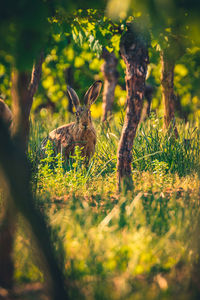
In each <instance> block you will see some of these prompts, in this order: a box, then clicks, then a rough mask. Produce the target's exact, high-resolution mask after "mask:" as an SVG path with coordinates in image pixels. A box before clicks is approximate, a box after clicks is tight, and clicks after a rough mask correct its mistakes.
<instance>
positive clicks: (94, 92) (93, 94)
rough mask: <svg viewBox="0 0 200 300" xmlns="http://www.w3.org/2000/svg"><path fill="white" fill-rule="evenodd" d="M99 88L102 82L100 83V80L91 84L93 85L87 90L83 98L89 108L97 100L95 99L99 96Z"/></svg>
mask: <svg viewBox="0 0 200 300" xmlns="http://www.w3.org/2000/svg"><path fill="white" fill-rule="evenodd" d="M101 87H102V81H100V80H98V81H95V82H94V83H93V85H91V86H90V87H89V89H88V90H87V92H86V94H85V96H84V103H85V105H88V106H90V105H91V104H92V103H94V102H95V100H96V99H97V97H98V96H99V94H100V91H101Z"/></svg>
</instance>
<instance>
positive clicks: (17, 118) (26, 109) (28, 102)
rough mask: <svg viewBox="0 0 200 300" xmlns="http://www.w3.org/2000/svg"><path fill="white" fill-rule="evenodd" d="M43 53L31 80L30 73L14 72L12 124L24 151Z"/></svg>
mask: <svg viewBox="0 0 200 300" xmlns="http://www.w3.org/2000/svg"><path fill="white" fill-rule="evenodd" d="M43 61H44V56H43V53H42V54H41V55H40V58H39V60H38V62H37V63H36V64H35V65H34V66H33V70H32V75H31V79H30V76H29V74H28V73H26V72H19V71H17V70H14V71H13V75H12V101H13V114H14V120H13V124H12V130H11V132H12V136H13V137H14V139H16V140H17V141H18V142H19V144H20V145H21V146H23V147H24V150H25V151H26V149H27V144H28V136H29V130H30V120H29V117H30V111H31V107H32V103H33V96H34V94H35V93H36V91H37V88H38V85H39V81H40V77H41V73H42V63H43Z"/></svg>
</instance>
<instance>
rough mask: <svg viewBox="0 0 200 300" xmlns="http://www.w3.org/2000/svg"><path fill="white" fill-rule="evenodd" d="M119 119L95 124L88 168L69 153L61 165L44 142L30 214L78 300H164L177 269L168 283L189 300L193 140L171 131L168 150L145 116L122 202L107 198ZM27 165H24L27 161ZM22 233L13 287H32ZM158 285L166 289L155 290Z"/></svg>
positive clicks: (195, 185) (37, 135)
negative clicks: (45, 223)
mask: <svg viewBox="0 0 200 300" xmlns="http://www.w3.org/2000/svg"><path fill="white" fill-rule="evenodd" d="M120 118H121V116H117V118H116V120H113V122H111V123H110V125H108V126H106V125H104V126H103V127H102V126H101V125H100V124H98V123H96V127H97V133H98V143H97V147H96V153H95V155H94V157H93V158H92V160H91V161H90V163H89V164H88V165H85V162H84V158H83V157H82V156H81V149H80V148H79V147H76V150H75V153H74V155H73V156H72V157H71V159H70V161H69V162H68V163H67V164H64V163H63V160H62V157H61V155H60V154H57V155H55V154H54V150H53V145H51V144H50V143H47V147H46V156H45V157H44V158H43V159H42V160H41V161H40V164H39V168H38V169H37V172H38V175H37V176H38V180H37V188H36V191H35V193H36V196H37V199H38V200H37V205H38V206H39V207H40V208H41V209H42V210H43V211H44V212H45V214H46V215H47V217H48V219H49V221H50V224H51V226H52V228H53V231H55V232H56V235H53V236H52V240H53V241H54V243H55V245H56V249H57V255H58V257H62V261H63V268H64V270H65V274H66V278H68V280H70V282H71V283H72V286H74V285H75V286H76V289H77V290H81V291H83V293H84V294H85V297H86V299H88V294H89V295H90V299H107V298H109V299H129V298H130V296H131V297H134V298H135V297H137V299H141V300H142V299H144V298H145V299H152V297H151V296H150V295H149V294H148V291H149V289H150V290H151V289H153V290H154V296H155V297H159V299H171V298H170V297H171V295H174V294H176V286H177V281H176V280H177V273H176V272H179V271H178V269H177V266H178V265H182V266H183V268H184V270H187V271H184V272H186V273H184V272H183V271H182V270H183V269H181V270H180V273H181V274H182V277H181V278H184V279H183V280H181V279H180V280H179V281H178V284H179V286H181V288H182V289H183V294H184V295H190V292H189V280H188V278H190V276H191V275H190V274H191V269H190V266H191V265H192V264H193V263H194V262H195V260H196V257H197V253H198V251H199V245H197V244H198V243H196V242H195V243H194V240H195V239H196V238H195V236H196V229H197V228H198V220H199V212H200V210H199V201H198V198H199V195H198V193H199V177H198V174H197V173H196V172H195V170H196V171H198V170H199V169H198V168H199V152H198V151H199V131H198V129H197V128H195V127H193V126H189V125H187V124H186V125H185V124H183V123H179V122H178V129H179V133H180V138H179V139H178V140H177V141H176V140H174V138H173V135H172V136H169V135H168V136H165V135H164V132H163V131H162V129H161V127H160V124H159V119H157V118H156V117H155V116H152V117H151V119H149V120H147V121H146V123H145V124H143V125H142V126H141V127H140V128H139V131H138V134H137V136H136V139H135V143H134V148H133V166H134V170H133V182H134V188H133V190H132V191H130V192H129V193H127V195H126V197H125V196H123V195H119V194H116V179H115V178H116V149H117V145H118V141H119V136H120V131H121V125H119V123H120V122H119V121H118V120H120ZM116 124H117V125H116ZM50 125H51V126H53V124H50ZM40 126H41V127H40ZM44 128H46V126H44V124H43V125H40V123H38V124H36V123H34V124H33V125H32V130H31V135H32V136H31V139H30V141H31V142H30V149H29V152H30V153H32V152H33V150H34V149H35V147H36V145H37V148H39V146H40V145H39V143H40V141H41V139H42V137H44V135H45V132H44V131H45V129H44ZM184 141H185V142H184ZM32 147H33V149H32ZM34 151H35V150H34ZM30 157H31V158H32V163H34V159H36V157H35V156H33V155H30ZM192 157H193V158H192ZM37 161H38V160H37V159H36V161H35V164H37ZM181 168H182V171H181ZM178 173H180V175H181V176H182V177H180V176H179V175H178ZM187 174H189V175H187ZM191 222H192V224H193V226H191ZM23 228H24V227H23V225H22V229H21V232H19V233H18V236H17V239H16V243H15V260H16V267H17V269H16V274H15V277H16V280H17V281H18V282H28V281H34V280H36V281H38V280H40V281H42V280H43V277H42V275H41V273H40V270H39V268H38V267H36V266H35V261H34V260H33V257H31V256H30V243H29V241H27V240H26V239H25V238H24V234H23V232H22V231H23ZM57 235H58V237H59V239H57V238H55V237H56V236H57ZM60 241H61V242H60ZM22 249H23V259H21V255H22ZM174 270H177V271H176V272H175V271H174ZM174 274H175V275H174ZM160 276H161V278H162V280H163V281H164V282H165V283H166V290H165V289H163V288H161V286H160V279H159V278H160ZM141 278H142V279H141ZM155 282H156V285H155ZM113 285H114V286H116V289H113ZM70 290H71V287H70ZM84 291H87V292H84ZM164 291H165V292H164ZM166 292H167V293H169V295H170V296H169V297H168V296H167V298H166ZM70 293H71V291H70ZM72 294H73V291H72ZM73 295H74V294H73ZM108 295H109V297H108ZM181 295H182V293H181ZM71 299H74V296H72V297H71ZM77 299H79V298H78V296H77ZM80 299H82V298H80ZM186 299H191V298H190V296H188V298H187V297H186Z"/></svg>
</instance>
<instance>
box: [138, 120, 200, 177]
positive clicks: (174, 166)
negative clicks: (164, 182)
mask: <svg viewBox="0 0 200 300" xmlns="http://www.w3.org/2000/svg"><path fill="white" fill-rule="evenodd" d="M159 123H160V122H159V119H158V118H155V116H153V115H152V119H150V120H149V121H148V122H147V123H146V124H145V125H142V126H141V127H140V129H139V132H138V135H137V137H136V139H135V142H134V147H133V167H134V168H136V169H138V170H140V171H143V170H152V171H153V172H158V170H159V168H160V174H164V173H165V172H166V171H169V172H171V173H178V174H179V175H180V176H185V175H187V174H189V173H191V172H193V171H194V170H195V171H198V170H199V155H200V153H199V147H200V145H199V134H200V132H199V130H198V128H197V127H194V128H190V127H189V124H187V126H185V125H184V123H182V124H180V125H179V133H180V136H179V138H178V139H175V137H174V135H173V132H172V133H171V135H166V134H163V130H162V127H161V125H160V124H159Z"/></svg>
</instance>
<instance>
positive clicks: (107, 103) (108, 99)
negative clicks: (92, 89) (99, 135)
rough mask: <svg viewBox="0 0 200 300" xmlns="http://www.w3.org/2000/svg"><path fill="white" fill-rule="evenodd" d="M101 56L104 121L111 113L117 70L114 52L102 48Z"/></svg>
mask: <svg viewBox="0 0 200 300" xmlns="http://www.w3.org/2000/svg"><path fill="white" fill-rule="evenodd" d="M102 58H103V59H104V60H105V62H104V64H103V65H102V68H101V71H102V73H103V76H104V89H103V115H102V121H103V122H104V121H106V120H107V118H108V117H109V116H110V115H111V114H112V107H113V102H114V96H115V87H116V84H117V80H118V77H119V73H118V72H117V69H116V68H117V58H116V56H115V54H114V53H110V52H109V51H108V50H107V49H105V48H104V49H103V52H102Z"/></svg>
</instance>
